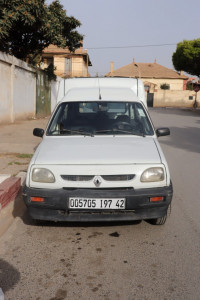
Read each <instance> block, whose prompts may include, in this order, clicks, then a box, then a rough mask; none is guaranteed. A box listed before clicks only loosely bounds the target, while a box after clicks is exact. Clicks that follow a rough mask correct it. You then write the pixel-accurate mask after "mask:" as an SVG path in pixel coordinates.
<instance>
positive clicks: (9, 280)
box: [0, 258, 20, 293]
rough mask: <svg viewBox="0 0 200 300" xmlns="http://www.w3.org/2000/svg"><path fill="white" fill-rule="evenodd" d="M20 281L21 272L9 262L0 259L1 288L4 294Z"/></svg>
mask: <svg viewBox="0 0 200 300" xmlns="http://www.w3.org/2000/svg"><path fill="white" fill-rule="evenodd" d="M19 280H20V272H19V271H18V270H17V269H16V268H14V267H13V266H12V265H10V264H9V263H8V262H6V261H5V260H3V259H1V258H0V287H1V288H2V290H3V292H4V293H5V292H7V291H9V290H10V289H11V288H13V287H14V286H15V285H16V284H17V283H18V282H19Z"/></svg>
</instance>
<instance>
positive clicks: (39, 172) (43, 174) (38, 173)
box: [32, 168, 55, 183]
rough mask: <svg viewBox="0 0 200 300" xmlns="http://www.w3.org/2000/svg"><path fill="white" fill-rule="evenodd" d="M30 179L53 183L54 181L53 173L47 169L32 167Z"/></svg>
mask: <svg viewBox="0 0 200 300" xmlns="http://www.w3.org/2000/svg"><path fill="white" fill-rule="evenodd" d="M32 181H35V182H45V183H53V182H55V177H54V175H53V173H52V172H51V171H50V170H48V169H44V168H34V169H33V171H32Z"/></svg>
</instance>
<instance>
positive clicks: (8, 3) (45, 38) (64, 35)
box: [0, 0, 83, 64]
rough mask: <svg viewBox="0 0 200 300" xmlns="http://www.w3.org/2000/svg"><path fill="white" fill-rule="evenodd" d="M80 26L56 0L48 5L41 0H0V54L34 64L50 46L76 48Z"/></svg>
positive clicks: (80, 37)
mask: <svg viewBox="0 0 200 300" xmlns="http://www.w3.org/2000/svg"><path fill="white" fill-rule="evenodd" d="M80 25H81V23H80V21H79V20H77V19H75V18H74V17H68V16H67V15H66V11H65V10H64V9H63V6H62V5H61V4H60V2H59V0H55V1H53V2H52V3H51V4H50V5H47V4H46V3H45V0H3V1H0V51H3V52H6V53H8V54H11V55H14V56H16V57H17V58H19V59H22V60H26V59H27V58H28V59H29V62H30V63H32V64H34V62H35V60H36V57H37V56H38V55H40V54H41V53H42V51H43V49H44V48H46V47H48V46H49V45H50V44H54V45H57V46H58V47H68V48H69V50H70V51H74V50H75V49H77V48H79V47H80V46H81V45H82V43H81V41H82V40H83V36H82V35H81V34H79V33H78V32H77V30H76V28H77V27H79V26H80Z"/></svg>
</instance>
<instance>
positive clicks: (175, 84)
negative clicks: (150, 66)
mask: <svg viewBox="0 0 200 300" xmlns="http://www.w3.org/2000/svg"><path fill="white" fill-rule="evenodd" d="M142 81H143V82H145V81H148V82H151V83H153V84H155V85H156V86H155V89H157V90H160V85H161V84H164V83H166V84H169V85H170V91H182V90H183V82H184V80H183V79H157V78H142Z"/></svg>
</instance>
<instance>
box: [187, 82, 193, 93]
mask: <svg viewBox="0 0 200 300" xmlns="http://www.w3.org/2000/svg"><path fill="white" fill-rule="evenodd" d="M186 90H189V91H193V85H192V83H190V82H187V85H186Z"/></svg>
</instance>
